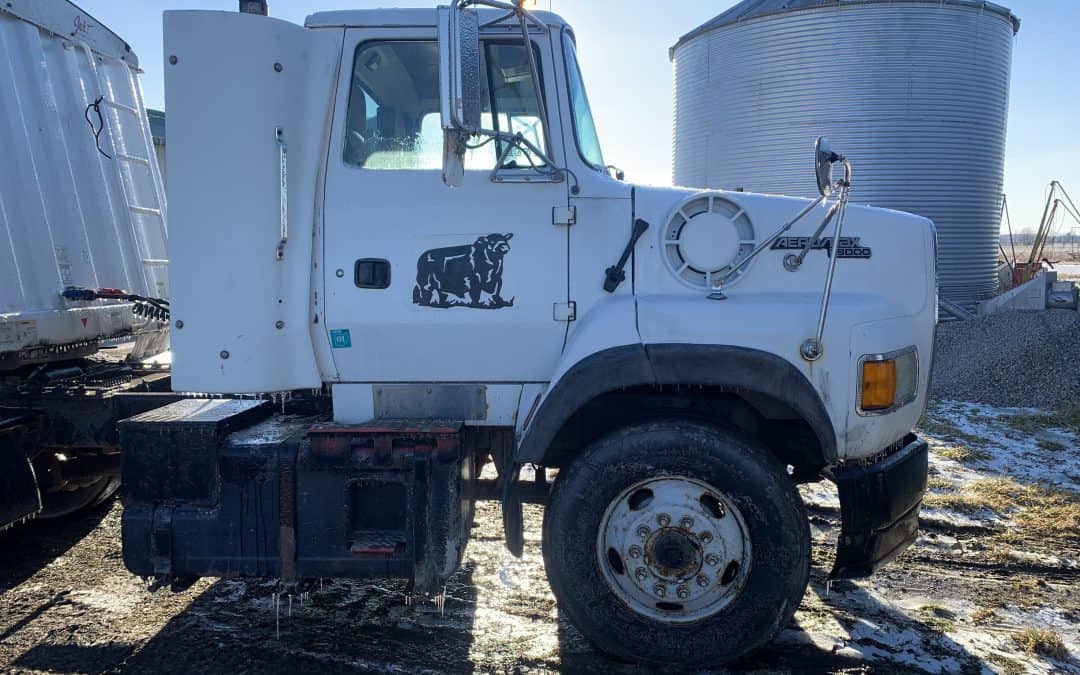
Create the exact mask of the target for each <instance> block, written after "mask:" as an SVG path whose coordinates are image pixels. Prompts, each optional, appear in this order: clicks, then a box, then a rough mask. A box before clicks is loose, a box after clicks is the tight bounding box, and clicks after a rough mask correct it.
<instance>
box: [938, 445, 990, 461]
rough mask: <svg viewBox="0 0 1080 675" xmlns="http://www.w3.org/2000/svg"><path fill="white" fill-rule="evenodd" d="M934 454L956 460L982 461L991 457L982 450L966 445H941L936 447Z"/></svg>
mask: <svg viewBox="0 0 1080 675" xmlns="http://www.w3.org/2000/svg"><path fill="white" fill-rule="evenodd" d="M934 454H935V455H938V456H940V457H944V458H945V459H951V460H953V461H954V462H960V463H964V462H968V461H980V460H985V459H989V458H990V455H988V454H986V453H985V452H983V451H981V450H972V449H971V448H969V447H967V446H966V445H940V446H936V447H934Z"/></svg>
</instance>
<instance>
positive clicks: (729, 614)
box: [543, 420, 810, 666]
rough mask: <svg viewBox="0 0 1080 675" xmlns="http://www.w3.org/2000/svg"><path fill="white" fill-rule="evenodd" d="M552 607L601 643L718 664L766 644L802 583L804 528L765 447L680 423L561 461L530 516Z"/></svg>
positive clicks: (635, 432)
mask: <svg viewBox="0 0 1080 675" xmlns="http://www.w3.org/2000/svg"><path fill="white" fill-rule="evenodd" d="M543 548H544V565H545V567H546V569H547V574H548V579H549V581H550V582H551V588H552V590H553V592H554V593H555V597H556V599H557V600H558V603H559V609H560V611H562V612H563V613H564V614H565V615H566V617H567V618H568V619H570V621H571V622H572V623H574V624H575V625H576V626H577V627H578V629H579V630H581V632H582V633H583V634H584V635H585V637H587V638H588V639H589V640H591V641H592V642H593V643H594V644H596V645H597V646H598V647H599V648H600V649H603V650H604V651H606V652H609V653H611V654H614V655H616V656H621V657H624V658H628V659H632V660H635V661H645V662H651V663H656V664H679V665H687V666H705V665H719V664H723V663H727V662H730V661H733V660H736V659H738V658H740V657H742V656H745V655H746V654H748V653H750V652H752V651H754V650H755V649H757V648H759V647H761V646H762V645H764V644H765V643H767V642H768V641H769V640H771V639H772V638H773V637H774V636H775V635H776V634H777V633H778V632H779V631H780V630H781V629H782V628H783V627H784V626H785V625H786V624H787V623H788V622H789V621H790V620H791V617H792V615H794V613H795V609H796V608H797V607H798V605H799V602H800V601H801V599H802V596H803V593H805V591H806V584H807V581H808V579H809V570H810V530H809V525H808V522H807V519H806V512H805V509H804V507H803V504H802V500H801V499H800V498H799V495H798V492H797V491H796V489H795V486H794V484H793V482H792V481H791V479H790V478H789V477H788V476H787V475H786V472H785V471H784V467H783V466H782V465H780V463H779V462H778V461H777V460H776V459H775V458H774V457H773V456H772V455H770V454H769V453H768V452H767V451H766V450H764V449H763V448H761V447H759V446H757V445H756V444H754V443H752V442H750V441H748V440H746V439H744V438H742V437H740V436H737V435H735V434H732V433H730V432H726V431H722V430H720V429H716V428H714V427H711V426H707V425H704V424H699V423H695V422H689V421H684V420H672V421H665V422H652V423H646V424H639V425H634V426H631V427H627V428H625V429H622V430H620V431H617V432H615V433H613V434H611V435H609V436H607V437H605V438H602V439H601V440H599V441H597V442H596V443H594V444H593V445H591V446H590V447H589V448H588V449H587V450H586V451H585V453H584V454H583V455H582V456H581V457H579V458H578V459H577V460H576V461H575V462H574V463H573V464H571V465H570V466H569V467H567V468H566V469H564V470H562V471H561V472H560V474H559V477H558V479H557V480H556V482H555V486H554V488H553V490H552V494H551V501H550V503H549V504H548V507H547V510H546V513H545V514H544V539H543Z"/></svg>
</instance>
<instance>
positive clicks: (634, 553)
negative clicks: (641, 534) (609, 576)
mask: <svg viewBox="0 0 1080 675" xmlns="http://www.w3.org/2000/svg"><path fill="white" fill-rule="evenodd" d="M630 557H631V558H634V559H637V558H640V557H641V547H640V546H631V547H630ZM713 557H714V558H715V557H716V556H713Z"/></svg>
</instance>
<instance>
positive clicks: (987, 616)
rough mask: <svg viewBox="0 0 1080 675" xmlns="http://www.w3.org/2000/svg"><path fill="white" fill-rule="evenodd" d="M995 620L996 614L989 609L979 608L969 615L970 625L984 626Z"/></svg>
mask: <svg viewBox="0 0 1080 675" xmlns="http://www.w3.org/2000/svg"><path fill="white" fill-rule="evenodd" d="M995 619H997V612H995V611H994V610H992V609H990V608H989V607H980V608H979V609H976V610H975V611H974V612H972V613H971V623H973V624H976V625H978V626H985V625H986V624H989V623H992V622H993V621H994V620H995Z"/></svg>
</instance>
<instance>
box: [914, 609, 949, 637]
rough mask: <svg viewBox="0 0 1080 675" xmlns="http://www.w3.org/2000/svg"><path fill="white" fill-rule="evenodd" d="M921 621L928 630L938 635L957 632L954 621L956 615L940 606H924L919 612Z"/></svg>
mask: <svg viewBox="0 0 1080 675" xmlns="http://www.w3.org/2000/svg"><path fill="white" fill-rule="evenodd" d="M918 614H919V620H920V621H921V622H922V624H923V625H924V626H926V627H927V628H929V629H931V630H934V631H937V632H938V633H951V632H953V631H955V630H956V624H955V623H954V622H953V620H954V619H955V618H956V614H955V613H953V612H952V611H950V610H948V609H945V608H944V607H940V606H938V605H923V606H922V607H920V608H919V611H918Z"/></svg>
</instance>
